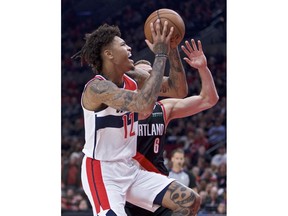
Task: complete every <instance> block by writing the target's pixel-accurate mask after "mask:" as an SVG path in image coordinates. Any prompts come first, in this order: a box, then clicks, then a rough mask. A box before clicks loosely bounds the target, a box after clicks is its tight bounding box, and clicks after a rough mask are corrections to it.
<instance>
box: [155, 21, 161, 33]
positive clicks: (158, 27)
mask: <svg viewBox="0 0 288 216" xmlns="http://www.w3.org/2000/svg"><path fill="white" fill-rule="evenodd" d="M160 29H161V26H160V19H157V20H156V34H157V35H160V34H161V32H160Z"/></svg>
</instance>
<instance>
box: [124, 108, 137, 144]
mask: <svg viewBox="0 0 288 216" xmlns="http://www.w3.org/2000/svg"><path fill="white" fill-rule="evenodd" d="M122 120H123V127H124V138H125V139H126V138H127V136H128V131H129V136H130V137H132V136H135V131H134V128H133V126H134V113H129V120H130V122H131V124H130V125H128V116H127V115H124V116H122ZM128 126H130V130H129V129H128Z"/></svg>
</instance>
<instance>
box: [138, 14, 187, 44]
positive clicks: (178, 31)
mask: <svg viewBox="0 0 288 216" xmlns="http://www.w3.org/2000/svg"><path fill="white" fill-rule="evenodd" d="M157 18H159V19H160V22H161V31H162V28H163V26H164V21H165V20H166V21H168V31H167V33H169V31H170V28H171V27H172V26H173V27H174V32H173V35H172V37H171V47H172V48H175V47H177V46H178V45H179V43H180V42H181V41H182V39H183V38H184V35H185V24H184V21H183V19H182V17H181V16H180V15H179V14H178V13H177V12H175V11H173V10H171V9H167V8H162V9H159V10H156V11H154V12H153V13H152V14H150V15H149V17H148V18H147V19H146V21H145V25H144V34H145V37H146V39H147V40H149V41H150V42H153V41H152V34H151V30H150V23H151V22H153V23H154V28H155V27H156V25H155V22H156V20H157Z"/></svg>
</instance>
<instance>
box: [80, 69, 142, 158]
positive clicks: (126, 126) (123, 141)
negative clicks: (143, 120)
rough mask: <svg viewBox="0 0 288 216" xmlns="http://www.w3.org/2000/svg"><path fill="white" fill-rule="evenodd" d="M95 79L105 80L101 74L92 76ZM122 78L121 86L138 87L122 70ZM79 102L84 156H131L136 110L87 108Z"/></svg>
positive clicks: (133, 151)
mask: <svg viewBox="0 0 288 216" xmlns="http://www.w3.org/2000/svg"><path fill="white" fill-rule="evenodd" d="M94 79H99V80H105V78H104V77H103V76H101V75H96V76H95V77H94V78H93V79H92V80H94ZM123 79H124V86H123V89H128V90H132V91H136V90H137V83H136V82H135V81H134V80H133V79H131V78H130V77H128V76H127V75H125V74H124V75H123ZM92 80H90V81H89V82H91V81H92ZM89 82H88V83H89ZM88 83H87V84H88ZM87 84H86V85H85V87H84V89H85V88H86V86H87ZM82 97H83V93H82ZM81 101H82V100H81ZM81 105H82V109H83V112H84V126H85V144H84V148H83V150H82V151H83V153H84V154H85V155H86V156H87V157H90V158H93V159H96V160H102V161H116V160H121V159H126V158H132V157H133V156H134V155H135V154H136V142H137V128H138V114H137V113H133V112H126V111H119V110H116V109H114V108H112V107H107V108H105V109H104V110H101V111H99V112H96V111H90V110H87V109H85V108H84V106H83V104H81Z"/></svg>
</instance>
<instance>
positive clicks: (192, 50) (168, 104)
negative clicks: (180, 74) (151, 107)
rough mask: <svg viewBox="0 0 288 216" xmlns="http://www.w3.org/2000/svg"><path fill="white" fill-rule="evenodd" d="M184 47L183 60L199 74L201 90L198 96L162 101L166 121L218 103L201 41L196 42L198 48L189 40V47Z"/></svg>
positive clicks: (192, 113)
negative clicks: (184, 55)
mask: <svg viewBox="0 0 288 216" xmlns="http://www.w3.org/2000/svg"><path fill="white" fill-rule="evenodd" d="M185 45H186V46H182V47H181V48H182V50H183V51H184V53H185V54H186V55H187V57H185V58H184V60H185V61H186V62H187V63H188V64H189V65H190V66H191V67H194V68H196V69H198V72H199V74H200V78H201V83H202V88H201V91H200V94H199V95H195V96H190V97H187V98H185V99H164V100H162V101H161V102H162V103H163V104H164V106H165V109H166V113H167V120H168V121H169V120H172V119H175V118H183V117H187V116H191V115H194V114H196V113H198V112H201V111H203V110H205V109H209V108H211V107H212V106H214V105H215V104H216V103H217V101H218V98H219V97H218V94H217V90H216V87H215V84H214V80H213V77H212V75H211V72H210V70H209V68H208V66H207V60H206V57H205V55H204V53H203V50H202V44H201V41H200V40H198V48H197V45H196V43H195V41H194V40H193V39H192V40H191V45H190V44H189V42H188V41H185Z"/></svg>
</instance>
